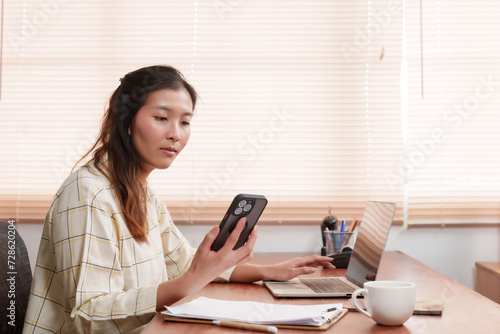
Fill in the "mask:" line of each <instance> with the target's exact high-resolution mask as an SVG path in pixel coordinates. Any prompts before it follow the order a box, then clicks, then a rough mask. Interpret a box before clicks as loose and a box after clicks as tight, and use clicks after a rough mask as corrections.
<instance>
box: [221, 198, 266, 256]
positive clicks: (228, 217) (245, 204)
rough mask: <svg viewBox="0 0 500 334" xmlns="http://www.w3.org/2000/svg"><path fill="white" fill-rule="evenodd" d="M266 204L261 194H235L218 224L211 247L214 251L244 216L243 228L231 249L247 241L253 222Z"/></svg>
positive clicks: (253, 225) (254, 222)
mask: <svg viewBox="0 0 500 334" xmlns="http://www.w3.org/2000/svg"><path fill="white" fill-rule="evenodd" d="M266 205H267V199H266V198H265V197H264V196H262V195H249V194H239V195H236V196H235V197H234V199H233V201H232V202H231V205H230V206H229V209H227V212H226V214H225V215H224V218H223V219H222V221H221V223H220V225H219V235H218V236H217V238H215V240H214V243H213V244H212V248H211V249H212V250H213V251H215V252H217V251H218V250H219V249H221V248H222V246H224V244H225V243H226V240H227V238H229V235H230V234H231V232H233V230H234V228H235V227H236V224H237V223H238V221H239V220H240V219H241V218H243V217H246V218H247V222H246V224H245V228H244V229H243V231H241V234H240V238H239V239H238V242H237V243H236V245H235V246H234V248H233V250H234V249H238V248H240V247H241V246H243V245H244V244H245V243H246V242H247V239H248V237H249V236H250V233H251V232H252V230H253V228H254V227H255V224H257V221H258V220H259V217H260V215H261V214H262V212H263V211H264V209H265V207H266Z"/></svg>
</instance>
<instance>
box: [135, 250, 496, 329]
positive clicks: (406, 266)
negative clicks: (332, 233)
mask: <svg viewBox="0 0 500 334" xmlns="http://www.w3.org/2000/svg"><path fill="white" fill-rule="evenodd" d="M301 255H304V254H290V253H278V254H267V255H266V254H255V256H254V260H253V262H255V263H275V262H277V261H282V260H285V259H289V258H291V257H294V256H301ZM314 275H315V276H342V275H345V269H335V270H332V269H330V270H326V269H320V270H318V271H317V272H316V273H315V274H314ZM377 279H378V280H405V281H411V282H415V283H416V285H417V291H416V294H417V300H431V299H436V298H437V299H441V300H442V301H443V302H444V304H445V306H444V311H443V314H442V316H422V315H418V316H412V317H411V318H410V319H409V320H408V321H407V322H406V323H405V324H404V325H403V326H398V327H385V326H379V325H376V324H375V323H374V322H373V320H371V319H370V318H368V317H366V316H364V315H362V314H360V313H358V312H349V313H348V314H347V315H346V316H345V317H344V318H343V319H341V320H340V321H339V322H338V323H336V324H335V325H333V326H332V327H331V328H330V329H329V330H328V331H326V332H324V333H426V334H428V333H439V334H442V333H481V334H486V333H495V334H498V333H499V330H500V305H499V304H497V303H494V302H493V301H491V300H489V299H488V298H486V297H483V296H482V295H480V294H478V293H476V292H475V291H473V290H471V289H469V288H467V287H465V286H463V285H461V284H459V283H457V282H455V281H453V280H451V279H450V278H448V277H446V276H444V275H442V274H440V273H438V272H437V271H435V270H433V269H431V268H429V267H427V266H426V265H424V264H423V263H421V262H419V261H417V260H415V259H413V258H411V257H409V256H407V255H405V254H403V253H401V252H386V253H384V257H383V258H382V263H381V268H380V270H379V274H378V278H377ZM199 296H206V297H211V298H218V299H227V300H252V301H259V302H264V303H277V304H279V303H284V304H297V305H299V304H312V303H315V304H321V303H325V304H327V303H332V302H337V301H338V302H339V303H340V302H346V301H347V300H346V299H342V298H338V299H332V298H310V299H309V298H287V299H278V298H274V297H273V296H272V295H271V294H270V293H269V291H268V290H267V289H266V288H265V287H264V286H262V284H261V283H255V284H241V283H230V284H224V283H212V284H209V285H208V286H206V287H205V288H203V289H202V290H201V291H199V292H198V293H196V294H194V295H192V296H189V297H187V298H185V299H183V300H181V301H180V302H179V304H180V303H184V302H187V301H189V300H192V299H194V298H196V297H199ZM307 332H308V331H304V330H286V329H280V330H279V332H278V333H281V334H288V333H307ZM311 332H312V333H321V332H313V331H311ZM143 333H144V334H149V333H155V334H156V333H176V334H177V333H179V334H182V333H223V334H224V333H240V334H241V333H250V332H249V331H243V330H237V329H231V328H220V327H217V326H212V325H199V324H185V323H174V322H164V321H162V318H161V314H158V315H157V316H156V317H155V318H154V319H153V320H152V321H151V323H150V324H149V325H148V326H147V328H146V329H145V330H144V331H143Z"/></svg>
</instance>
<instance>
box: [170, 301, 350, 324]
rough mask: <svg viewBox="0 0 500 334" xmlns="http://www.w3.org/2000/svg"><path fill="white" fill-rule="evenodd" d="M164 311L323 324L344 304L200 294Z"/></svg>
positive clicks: (250, 320) (182, 315)
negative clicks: (238, 299)
mask: <svg viewBox="0 0 500 334" xmlns="http://www.w3.org/2000/svg"><path fill="white" fill-rule="evenodd" d="M162 313H163V314H164V315H166V316H169V317H179V318H191V319H205V320H227V321H238V322H247V323H254V324H273V325H279V324H283V325H303V326H322V325H323V324H325V323H326V322H329V321H331V320H332V319H335V318H336V316H338V315H340V314H341V313H342V304H341V303H336V304H319V305H318V304H315V305H289V304H268V303H259V302H251V301H232V300H220V299H212V298H207V297H199V298H197V299H195V300H193V301H190V302H188V303H185V304H181V305H178V306H165V310H164V311H163V312H162Z"/></svg>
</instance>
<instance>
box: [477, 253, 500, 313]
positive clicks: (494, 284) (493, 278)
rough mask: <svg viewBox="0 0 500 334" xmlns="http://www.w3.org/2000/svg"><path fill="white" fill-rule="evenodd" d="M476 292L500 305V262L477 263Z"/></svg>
mask: <svg viewBox="0 0 500 334" xmlns="http://www.w3.org/2000/svg"><path fill="white" fill-rule="evenodd" d="M476 291H477V292H479V293H480V294H482V295H483V296H486V297H488V298H489V299H491V300H493V301H494V302H497V303H500V262H476Z"/></svg>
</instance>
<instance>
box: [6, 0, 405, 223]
mask: <svg viewBox="0 0 500 334" xmlns="http://www.w3.org/2000/svg"><path fill="white" fill-rule="evenodd" d="M41 6H42V5H41V3H39V2H38V1H27V0H25V1H16V2H14V1H6V8H5V17H7V18H8V20H6V22H5V28H6V31H7V34H6V35H7V36H11V37H12V36H14V37H18V38H17V40H16V39H15V38H14V39H11V40H13V41H18V42H19V43H17V44H15V43H14V44H13V45H12V46H11V47H9V48H8V51H7V52H6V55H5V59H4V64H3V65H4V66H3V67H4V69H5V71H4V78H3V79H4V83H5V84H4V97H3V99H2V101H1V103H0V108H1V109H0V124H1V125H0V127H1V128H2V131H1V133H0V138H1V141H2V153H1V154H2V156H3V157H4V158H5V159H2V161H1V162H0V168H1V175H0V183H1V187H0V188H1V189H0V191H1V193H0V196H1V199H2V209H1V210H2V212H1V214H0V216H5V217H15V218H19V219H21V220H22V219H35V220H36V219H40V218H42V217H43V216H44V215H45V212H46V211H47V209H48V205H49V204H50V198H51V196H52V195H53V194H54V193H55V192H56V190H57V188H58V187H59V185H60V183H61V182H62V181H63V180H64V178H65V177H66V176H67V175H68V173H69V172H70V170H71V168H72V167H73V164H74V163H75V162H76V161H77V160H78V158H79V157H80V156H81V155H82V154H83V153H84V152H85V151H86V150H87V149H88V148H89V147H90V146H91V144H92V142H93V140H94V139H95V137H96V135H97V129H98V127H99V122H100V118H101V116H102V114H103V110H104V106H105V103H106V99H107V98H108V97H109V95H110V93H111V92H112V90H113V89H115V88H116V86H117V85H118V79H119V78H120V77H122V76H123V75H124V74H125V73H127V72H129V71H131V70H134V69H136V68H138V67H141V66H145V65H151V64H156V63H160V64H171V65H173V66H176V67H177V68H179V69H180V70H181V71H182V72H183V73H184V74H185V75H186V77H187V78H188V80H189V81H190V82H191V83H192V84H193V85H194V86H195V88H196V89H197V90H198V92H199V94H200V101H199V104H198V106H197V110H196V113H195V117H194V120H193V124H192V137H191V140H190V143H189V144H188V146H187V147H186V149H185V150H184V151H183V153H182V154H181V155H180V156H179V158H178V159H177V160H176V161H175V163H174V164H173V165H172V167H170V168H169V169H168V170H166V171H155V172H153V173H152V175H151V176H150V180H149V183H150V185H151V187H152V188H153V189H154V191H155V192H156V193H157V194H158V195H159V196H160V198H162V200H164V201H165V203H166V204H167V206H168V208H169V210H170V211H171V213H172V215H173V217H174V219H175V221H176V222H178V223H183V222H185V223H211V224H212V223H216V222H218V221H219V220H220V219H221V217H222V215H223V213H224V212H225V209H226V207H227V206H228V204H229V201H230V200H231V199H232V197H233V196H234V195H236V194H237V193H258V194H263V195H265V196H266V197H267V198H268V200H269V205H268V208H267V209H266V211H265V212H264V214H263V216H262V219H261V220H262V222H264V223H266V222H268V223H285V224H303V223H319V222H320V221H321V220H322V218H323V217H324V216H325V215H326V214H327V212H328V207H331V210H332V213H333V214H335V215H336V216H337V217H338V218H339V219H347V220H349V219H352V218H353V217H354V216H358V217H360V215H361V214H362V211H363V208H364V206H365V203H366V201H368V200H384V201H394V202H397V203H398V204H400V205H399V211H398V214H397V219H401V218H402V213H401V212H402V211H401V210H402V207H403V206H402V203H403V182H401V178H402V177H403V175H401V173H400V171H399V169H400V160H401V159H400V158H399V157H400V156H401V155H402V152H403V149H404V147H403V143H402V141H401V136H402V135H401V112H400V109H401V99H400V94H401V92H400V88H399V87H400V66H401V53H402V50H401V38H402V22H403V21H402V18H403V11H402V6H401V5H399V6H395V5H393V4H391V3H390V2H388V3H379V2H377V3H376V4H373V3H372V2H371V1H349V2H343V1H328V2H327V1H319V0H318V1H248V2H235V1H215V2H212V1H190V2H184V1H177V2H158V1H135V0H129V1H110V0H108V1H78V0H73V1H69V0H68V1H54V8H52V12H50V11H48V10H47V9H44V8H42V7H41ZM44 10H45V12H47V11H48V14H47V18H48V19H47V20H46V22H43V23H39V24H38V27H37V28H38V29H36V31H35V32H33V33H32V35H28V34H27V31H29V26H30V24H32V23H33V22H36V21H33V20H36V19H35V18H36V17H38V16H37V15H41V14H39V13H40V12H41V13H44ZM37 13H38V14H37ZM35 26H36V24H35ZM19 36H20V39H19Z"/></svg>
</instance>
